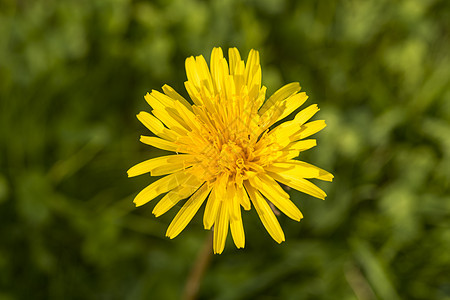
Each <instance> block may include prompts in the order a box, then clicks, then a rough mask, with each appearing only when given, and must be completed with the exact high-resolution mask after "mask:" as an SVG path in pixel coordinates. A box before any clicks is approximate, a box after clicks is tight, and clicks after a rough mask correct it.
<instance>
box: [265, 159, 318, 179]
mask: <svg viewBox="0 0 450 300" xmlns="http://www.w3.org/2000/svg"><path fill="white" fill-rule="evenodd" d="M296 162H299V164H296ZM264 169H265V170H266V171H269V172H273V173H277V174H283V175H286V176H291V177H299V178H317V177H318V176H319V168H317V167H315V166H313V165H308V164H304V165H303V164H301V162H300V161H298V160H297V161H296V160H289V161H287V162H277V163H273V164H271V165H270V166H267V167H265V168H264Z"/></svg>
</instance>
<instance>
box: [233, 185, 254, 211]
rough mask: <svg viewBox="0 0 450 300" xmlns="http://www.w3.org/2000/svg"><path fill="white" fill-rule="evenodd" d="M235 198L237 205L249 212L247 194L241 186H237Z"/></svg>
mask: <svg viewBox="0 0 450 300" xmlns="http://www.w3.org/2000/svg"><path fill="white" fill-rule="evenodd" d="M236 196H237V197H238V200H239V203H240V204H241V205H242V207H243V208H244V209H245V210H250V209H251V205H250V199H249V198H248V195H247V192H246V191H245V188H244V187H243V186H238V187H237V189H236Z"/></svg>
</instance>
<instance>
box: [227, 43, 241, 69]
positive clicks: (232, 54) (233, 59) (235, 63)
mask: <svg viewBox="0 0 450 300" xmlns="http://www.w3.org/2000/svg"><path fill="white" fill-rule="evenodd" d="M228 58H229V60H230V74H231V75H234V74H235V73H236V72H235V70H236V69H238V68H239V64H240V62H241V55H240V54H239V50H238V49H237V48H230V49H228Z"/></svg>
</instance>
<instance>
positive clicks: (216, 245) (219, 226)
mask: <svg viewBox="0 0 450 300" xmlns="http://www.w3.org/2000/svg"><path fill="white" fill-rule="evenodd" d="M228 224H229V216H228V202H227V201H222V202H220V208H219V213H218V216H217V220H216V222H215V225H214V242H213V250H214V254H220V253H222V251H223V249H224V248H225V241H226V239H227V235H228Z"/></svg>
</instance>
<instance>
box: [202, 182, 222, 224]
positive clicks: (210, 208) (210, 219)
mask: <svg viewBox="0 0 450 300" xmlns="http://www.w3.org/2000/svg"><path fill="white" fill-rule="evenodd" d="M220 203H221V201H220V200H216V191H215V189H213V190H212V191H211V194H210V195H209V198H208V202H206V207H205V212H204V214H203V225H204V227H205V229H208V230H209V229H211V227H212V226H213V225H214V222H215V220H216V217H217V212H218V211H219V207H220Z"/></svg>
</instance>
